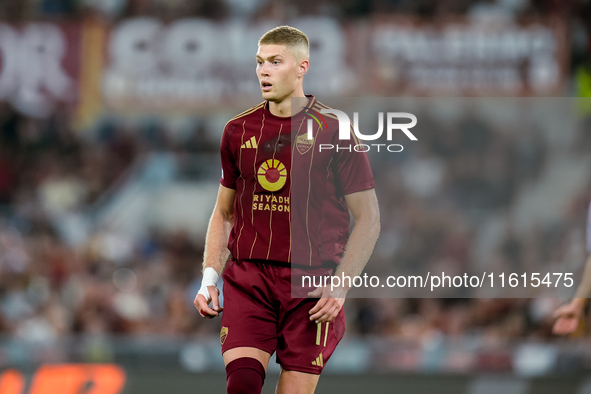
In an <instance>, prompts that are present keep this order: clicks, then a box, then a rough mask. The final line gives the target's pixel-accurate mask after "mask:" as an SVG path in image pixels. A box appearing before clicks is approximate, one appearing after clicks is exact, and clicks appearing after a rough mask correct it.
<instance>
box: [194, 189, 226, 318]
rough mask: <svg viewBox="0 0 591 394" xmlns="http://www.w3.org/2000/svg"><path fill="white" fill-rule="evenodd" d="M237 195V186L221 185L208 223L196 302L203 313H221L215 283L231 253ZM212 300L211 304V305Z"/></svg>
mask: <svg viewBox="0 0 591 394" xmlns="http://www.w3.org/2000/svg"><path fill="white" fill-rule="evenodd" d="M235 197H236V190H234V189H229V188H227V187H225V186H223V185H220V187H219V190H218V196H217V201H216V204H215V207H214V209H213V214H212V215H211V219H210V220H209V225H208V227H207V234H206V237H205V253H204V256H203V281H202V285H201V289H200V290H199V293H198V294H197V296H196V297H195V301H194V302H193V303H194V304H195V307H196V308H197V310H198V311H199V313H200V314H201V316H203V317H208V318H212V317H215V316H218V315H219V312H221V311H222V308H221V307H220V306H219V298H218V295H219V291H218V289H217V287H216V286H215V283H216V282H217V278H218V277H219V275H221V274H222V271H223V270H224V265H225V264H226V261H227V260H228V256H229V255H230V251H229V250H228V246H227V245H228V238H229V237H230V231H231V230H232V225H233V224H234V198H235ZM212 270H213V271H212ZM210 301H211V303H212V308H210V307H209V302H210Z"/></svg>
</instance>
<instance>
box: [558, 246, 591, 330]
mask: <svg viewBox="0 0 591 394" xmlns="http://www.w3.org/2000/svg"><path fill="white" fill-rule="evenodd" d="M590 295H591V256H589V258H588V259H587V263H586V264H585V271H584V272H583V279H582V280H581V284H580V285H579V287H578V289H577V292H576V293H575V296H574V298H573V299H572V300H571V302H569V303H568V304H566V305H563V306H561V307H560V308H558V309H557V310H556V312H555V313H554V316H555V317H556V322H555V323H554V327H553V329H552V331H553V332H554V334H558V335H567V334H572V333H573V332H575V330H576V329H577V327H578V325H579V320H580V318H581V316H582V315H583V309H584V308H585V304H586V303H587V298H588V297H589V296H590Z"/></svg>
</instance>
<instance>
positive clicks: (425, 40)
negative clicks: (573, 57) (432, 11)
mask: <svg viewBox="0 0 591 394" xmlns="http://www.w3.org/2000/svg"><path fill="white" fill-rule="evenodd" d="M369 48H371V54H370V55H369V57H368V58H369V59H371V60H372V62H371V67H369V68H370V69H371V75H372V93H374V94H379V95H382V96H392V95H400V94H407V95H423V96H424V95H435V94H438V95H454V96H461V95H481V96H495V95H497V96H499V95H500V96H511V95H517V96H521V95H526V96H529V95H531V96H538V95H543V96H552V95H558V96H562V95H563V94H564V88H565V82H566V77H567V73H568V68H567V67H568V65H567V59H568V56H569V53H568V48H569V45H568V41H567V32H566V26H565V23H564V22H563V21H562V20H560V19H535V20H528V21H524V22H513V21H498V20H497V21H488V23H486V22H482V21H478V20H471V19H469V18H462V19H457V18H454V19H444V20H440V21H437V22H435V23H433V21H426V20H424V19H420V18H411V17H396V16H379V17H376V18H375V19H374V20H373V22H372V28H371V34H370V42H369Z"/></svg>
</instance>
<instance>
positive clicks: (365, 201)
mask: <svg viewBox="0 0 591 394" xmlns="http://www.w3.org/2000/svg"><path fill="white" fill-rule="evenodd" d="M345 200H346V201H347V205H348V206H349V209H350V210H351V213H352V214H353V217H354V218H355V226H354V227H353V231H352V232H351V236H350V237H349V242H347V248H346V252H345V255H344V256H343V259H342V261H341V263H340V264H339V267H338V269H337V271H336V272H335V275H337V276H339V277H340V276H341V275H345V276H349V277H351V278H353V277H354V276H357V275H360V274H361V272H362V271H363V268H365V265H366V264H367V261H368V260H369V257H370V256H371V253H372V252H373V248H374V246H375V244H376V241H377V239H378V236H379V234H380V211H379V207H378V199H377V197H376V193H375V190H374V189H369V190H364V191H361V192H357V193H351V194H348V195H346V196H345ZM347 291H349V288H346V287H341V288H338V289H335V291H333V292H331V291H330V288H328V287H324V288H320V287H319V288H318V289H316V290H314V291H313V292H311V293H310V294H309V295H310V296H311V297H322V298H320V300H318V302H317V303H316V305H315V306H314V307H313V308H312V309H311V310H310V320H314V321H316V322H319V323H320V322H329V321H331V320H333V319H334V318H335V317H336V316H337V315H338V313H339V312H340V310H341V308H342V307H343V304H344V303H345V296H346V294H347Z"/></svg>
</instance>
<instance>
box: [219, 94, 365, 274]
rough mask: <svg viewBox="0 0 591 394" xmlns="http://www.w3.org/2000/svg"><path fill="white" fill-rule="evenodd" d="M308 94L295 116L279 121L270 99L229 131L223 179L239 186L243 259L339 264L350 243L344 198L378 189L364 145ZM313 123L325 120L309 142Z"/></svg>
mask: <svg viewBox="0 0 591 394" xmlns="http://www.w3.org/2000/svg"><path fill="white" fill-rule="evenodd" d="M308 97H309V103H308V105H307V106H306V107H307V109H305V110H304V111H301V112H300V113H298V114H296V115H294V116H293V117H286V118H282V117H278V116H275V115H273V114H272V113H271V112H270V111H269V109H268V103H267V102H263V103H261V104H259V105H257V106H255V107H253V108H251V109H249V110H247V111H245V112H243V113H241V114H239V115H237V116H236V117H234V118H233V119H231V120H230V121H229V122H228V123H227V124H226V127H225V128H224V133H223V135H222V143H221V156H222V178H221V181H220V182H221V184H222V185H223V186H225V187H227V188H231V189H236V199H235V203H234V226H233V228H232V232H231V234H230V239H229V242H228V248H229V249H230V251H231V252H232V256H233V257H234V258H236V259H239V260H259V259H261V260H274V261H281V262H288V263H292V264H300V265H306V266H322V265H326V264H330V262H334V263H337V264H338V263H339V262H340V260H341V257H342V255H343V253H344V250H345V246H346V243H347V241H348V239H349V209H348V207H347V204H346V202H345V198H344V196H345V195H347V194H351V193H355V192H359V191H362V190H367V189H372V188H374V187H375V184H374V180H373V175H372V172H371V168H370V165H369V161H368V159H367V155H366V154H365V153H363V152H356V151H355V150H354V149H351V148H352V147H353V146H354V145H356V144H358V143H359V141H358V140H357V139H356V138H355V137H353V138H351V139H350V140H342V141H341V140H339V139H338V121H337V120H336V117H334V116H332V115H326V114H324V115H323V116H322V118H320V117H319V113H320V110H321V109H322V108H328V107H326V106H324V105H323V104H321V103H319V102H318V101H316V99H315V98H314V97H313V96H308ZM311 115H313V116H311ZM313 118H314V119H322V122H316V121H314V122H312V123H313V128H312V129H313V137H314V138H313V139H312V140H308V138H307V127H308V126H307V125H308V119H313ZM320 144H324V145H323V146H326V147H327V148H325V149H320ZM329 146H333V149H329V148H328V147H329ZM337 146H338V147H339V148H341V149H336V147H337Z"/></svg>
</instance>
